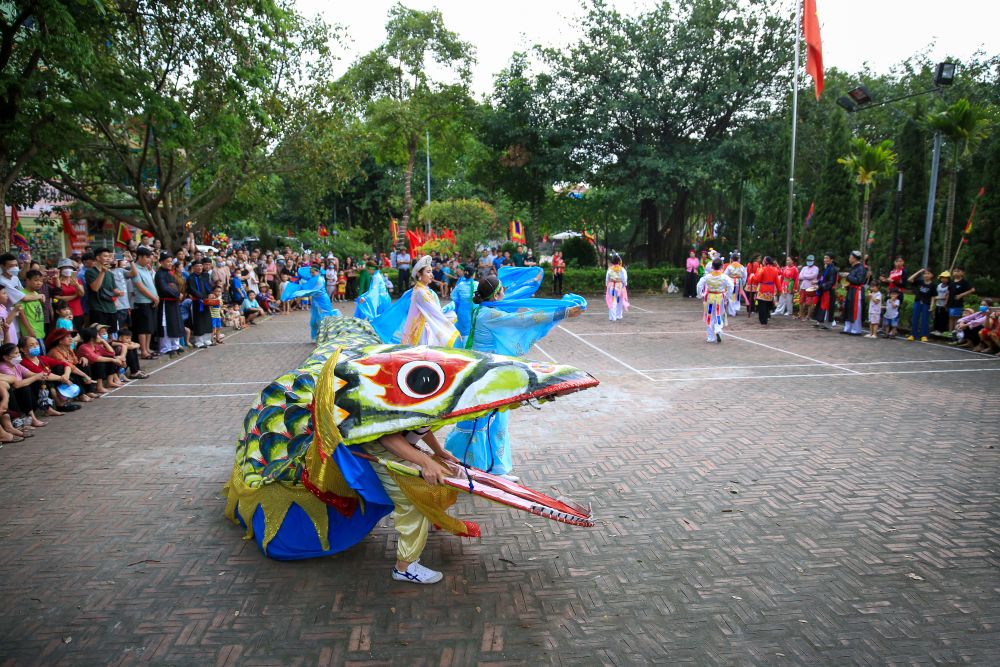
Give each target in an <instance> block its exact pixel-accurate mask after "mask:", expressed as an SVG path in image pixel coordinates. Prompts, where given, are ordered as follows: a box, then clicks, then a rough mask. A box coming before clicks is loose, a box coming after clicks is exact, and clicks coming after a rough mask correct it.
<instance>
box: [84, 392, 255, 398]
mask: <svg viewBox="0 0 1000 667" xmlns="http://www.w3.org/2000/svg"><path fill="white" fill-rule="evenodd" d="M259 395H260V394H259V393H254V394H202V395H200V396H199V395H195V394H185V395H179V396H167V395H162V394H153V395H149V396H142V395H134V396H125V395H122V396H108V395H105V396H104V397H105V398H137V399H144V398H233V397H238V396H244V397H246V396H259Z"/></svg>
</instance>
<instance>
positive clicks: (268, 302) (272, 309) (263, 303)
mask: <svg viewBox="0 0 1000 667" xmlns="http://www.w3.org/2000/svg"><path fill="white" fill-rule="evenodd" d="M334 287H336V285H334ZM257 301H258V302H259V303H260V307H261V308H263V309H264V313H266V314H267V315H273V314H274V313H276V312H278V306H277V304H275V303H274V299H272V298H271V288H270V287H268V286H267V285H261V288H260V294H258V295H257Z"/></svg>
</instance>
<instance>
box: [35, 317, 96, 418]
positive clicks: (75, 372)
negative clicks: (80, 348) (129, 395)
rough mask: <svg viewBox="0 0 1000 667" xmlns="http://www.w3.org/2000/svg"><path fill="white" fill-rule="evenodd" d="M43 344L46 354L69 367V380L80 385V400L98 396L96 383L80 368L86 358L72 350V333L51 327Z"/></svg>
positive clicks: (73, 344)
mask: <svg viewBox="0 0 1000 667" xmlns="http://www.w3.org/2000/svg"><path fill="white" fill-rule="evenodd" d="M45 345H46V347H48V356H50V357H51V358H52V359H54V360H55V361H57V362H59V363H62V364H65V365H66V366H67V367H68V368H69V372H70V382H72V383H73V384H75V385H77V386H78V387H80V396H79V399H80V401H81V402H83V403H89V402H90V401H92V400H93V399H95V398H98V396H99V394H97V393H95V389H96V383H95V382H94V381H93V379H91V377H90V375H89V374H88V373H87V371H85V370H83V368H82V366H84V365H85V364H86V359H82V358H80V357H78V356H77V355H76V352H75V351H74V350H75V348H76V342H75V341H74V340H73V335H72V334H71V333H70V332H69V331H68V330H66V329H53V330H52V332H51V333H50V334H49V337H48V338H47V339H46V340H45Z"/></svg>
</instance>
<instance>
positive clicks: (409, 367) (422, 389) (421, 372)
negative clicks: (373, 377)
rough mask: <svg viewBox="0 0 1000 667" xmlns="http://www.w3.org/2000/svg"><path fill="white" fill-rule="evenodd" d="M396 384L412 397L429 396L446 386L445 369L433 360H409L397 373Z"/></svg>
mask: <svg viewBox="0 0 1000 667" xmlns="http://www.w3.org/2000/svg"><path fill="white" fill-rule="evenodd" d="M396 384H398V385H399V388H400V390H402V392H403V393H404V394H406V395H407V396H409V397H410V398H427V397H428V396H431V395H433V394H435V393H437V391H438V390H440V389H441V387H442V386H444V371H443V370H441V366H439V365H438V364H436V363H434V362H433V361H409V362H407V363H405V364H403V365H402V367H400V369H399V372H398V373H397V374H396Z"/></svg>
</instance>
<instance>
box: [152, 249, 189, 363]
mask: <svg viewBox="0 0 1000 667" xmlns="http://www.w3.org/2000/svg"><path fill="white" fill-rule="evenodd" d="M172 265H173V259H172V258H171V257H170V253H168V252H161V253H160V268H159V269H157V271H156V274H155V276H154V278H153V284H154V285H155V286H156V296H157V297H159V299H160V303H159V308H158V309H157V311H156V327H157V330H158V331H159V332H160V354H169V355H170V356H171V357H172V356H174V355H175V354H177V353H178V352H180V351H182V350H181V349H180V347H181V345H180V340H181V338H183V337H184V321H183V320H181V312H180V301H181V288H180V284H179V283H178V281H177V276H176V275H174V272H173V270H172Z"/></svg>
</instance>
